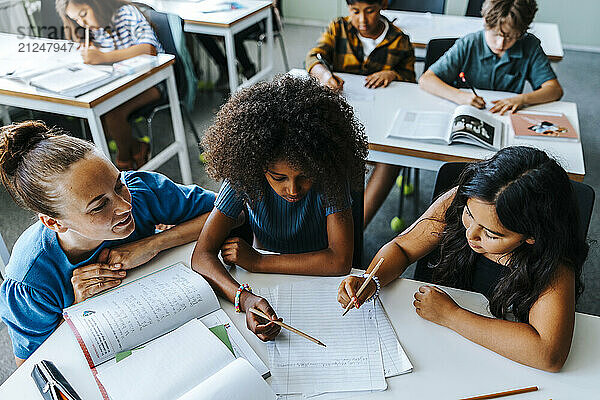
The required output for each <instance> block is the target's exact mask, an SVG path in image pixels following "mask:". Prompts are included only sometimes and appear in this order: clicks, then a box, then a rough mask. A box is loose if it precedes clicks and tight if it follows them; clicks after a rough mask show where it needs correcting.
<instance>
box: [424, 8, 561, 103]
mask: <svg viewBox="0 0 600 400" xmlns="http://www.w3.org/2000/svg"><path fill="white" fill-rule="evenodd" d="M481 12H482V15H483V18H484V21H485V29H483V30H481V31H479V32H474V33H471V34H469V35H466V36H465V37H463V38H461V39H459V40H458V41H457V42H456V43H455V44H454V46H453V47H452V48H451V49H450V50H448V51H447V52H446V54H444V55H443V56H442V57H441V58H440V59H439V60H438V61H437V62H436V63H434V64H433V65H432V66H431V67H430V68H429V69H428V70H427V71H425V73H424V74H423V75H421V77H420V78H419V85H420V86H421V87H422V88H423V89H424V90H426V91H428V92H430V93H433V94H435V95H437V96H440V97H443V98H445V99H448V100H451V101H453V102H455V103H457V104H469V105H472V106H474V107H477V108H482V109H483V108H485V107H486V104H485V101H484V99H483V98H481V97H479V96H476V95H475V94H474V93H472V92H467V91H462V90H459V89H457V88H456V86H457V85H458V76H459V74H460V73H461V72H464V73H465V75H466V79H467V80H468V81H469V84H470V85H472V86H474V87H476V88H478V89H484V90H499V91H505V92H514V93H521V94H518V95H516V96H513V97H509V98H506V99H502V100H496V101H493V103H494V105H493V106H492V107H491V109H490V111H492V112H499V113H500V114H504V113H505V112H507V111H508V112H513V113H514V112H516V111H517V110H518V109H520V108H522V107H524V106H525V105H533V104H539V103H547V102H550V101H555V100H558V99H560V98H561V97H562V95H563V91H562V88H561V86H560V84H559V83H558V80H557V79H556V75H555V74H554V71H553V70H552V67H551V66H550V62H549V61H548V57H546V54H544V51H543V50H542V47H541V45H540V40H539V39H538V38H537V37H535V36H534V35H533V34H531V33H528V32H527V29H529V25H531V22H532V21H533V18H534V16H535V13H536V12H537V4H536V1H535V0H486V1H485V3H483V7H482V10H481ZM526 81H527V82H529V83H530V84H531V86H532V87H533V89H534V91H533V92H530V93H522V92H523V88H524V86H525V82H526Z"/></svg>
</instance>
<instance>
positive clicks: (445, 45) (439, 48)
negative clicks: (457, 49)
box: [423, 38, 458, 71]
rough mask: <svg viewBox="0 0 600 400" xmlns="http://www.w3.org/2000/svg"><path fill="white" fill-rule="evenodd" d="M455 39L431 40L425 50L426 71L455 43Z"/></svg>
mask: <svg viewBox="0 0 600 400" xmlns="http://www.w3.org/2000/svg"><path fill="white" fill-rule="evenodd" d="M457 40H458V39H457V38H447V39H446V38H444V39H431V40H430V41H429V43H427V48H426V50H425V67H424V68H423V71H427V70H428V69H429V67H431V65H433V64H434V63H435V62H436V61H437V60H438V59H439V58H440V57H441V56H443V55H444V53H446V52H447V51H448V50H449V49H450V48H451V47H452V46H454V43H455V42H456V41H457Z"/></svg>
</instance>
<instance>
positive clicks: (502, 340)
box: [415, 267, 575, 372]
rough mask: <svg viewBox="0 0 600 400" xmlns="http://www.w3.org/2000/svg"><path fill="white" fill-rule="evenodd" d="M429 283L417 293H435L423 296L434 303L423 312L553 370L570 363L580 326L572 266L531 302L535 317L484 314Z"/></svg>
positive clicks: (472, 337) (490, 346)
mask: <svg viewBox="0 0 600 400" xmlns="http://www.w3.org/2000/svg"><path fill="white" fill-rule="evenodd" d="M424 288H430V287H421V288H419V292H418V293H417V294H415V298H423V297H430V299H429V300H427V299H425V300H423V299H422V300H421V301H420V302H421V303H423V302H424V301H425V302H427V301H430V303H431V305H430V306H429V305H428V304H424V305H423V308H422V309H421V310H417V313H418V314H419V315H421V316H422V317H424V318H426V319H428V320H431V321H432V322H435V323H438V324H440V325H443V326H446V327H448V328H450V329H452V330H453V331H455V332H457V333H459V334H460V335H462V336H464V337H465V338H467V339H469V340H471V341H472V342H475V343H477V344H479V345H481V346H483V347H486V348H488V349H490V350H492V351H494V352H496V353H498V354H500V355H502V356H504V357H506V358H509V359H511V360H513V361H516V362H518V363H521V364H525V365H528V366H530V367H533V368H538V369H542V370H545V371H549V372H558V371H560V369H561V368H562V366H563V365H564V363H565V361H566V359H567V356H568V355H569V350H570V348H571V340H572V338H573V329H574V326H575V276H574V274H573V272H572V271H571V270H570V269H568V268H566V267H561V269H560V270H559V271H558V273H557V276H556V277H555V279H554V281H553V282H552V283H551V284H550V285H549V287H548V288H547V289H546V291H545V292H543V293H542V294H541V295H540V298H539V299H538V300H537V301H536V302H535V303H534V305H533V307H532V308H531V310H530V312H529V323H521V322H512V321H506V320H502V319H495V318H488V317H484V316H481V315H478V314H475V313H472V312H470V311H468V310H465V309H463V308H460V307H459V306H457V305H456V303H454V301H452V299H450V298H449V296H448V295H446V294H445V293H444V292H443V291H442V290H441V289H438V288H436V290H432V289H429V290H428V291H429V292H430V293H429V294H428V295H425V293H424V291H426V290H425V289H424ZM420 294H421V295H420ZM432 294H433V296H431V295H432ZM434 297H437V300H432V299H433V298H434ZM445 297H448V298H447V299H446V298H445ZM450 302H451V303H450ZM434 309H435V310H436V311H433V310H434ZM440 309H445V310H446V311H440ZM423 314H424V315H423ZM429 317H433V318H429Z"/></svg>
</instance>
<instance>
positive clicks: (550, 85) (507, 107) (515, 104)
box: [490, 79, 563, 115]
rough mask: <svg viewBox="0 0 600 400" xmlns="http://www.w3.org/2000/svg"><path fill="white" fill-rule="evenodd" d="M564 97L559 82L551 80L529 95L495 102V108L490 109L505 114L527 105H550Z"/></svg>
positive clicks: (525, 94)
mask: <svg viewBox="0 0 600 400" xmlns="http://www.w3.org/2000/svg"><path fill="white" fill-rule="evenodd" d="M562 95H563V90H562V87H561V86H560V83H558V80H556V79H551V80H549V81H546V82H544V83H542V86H541V87H540V88H539V89H537V90H534V91H533V92H529V93H522V94H519V95H516V96H514V97H509V98H507V99H500V100H496V101H493V103H494V106H493V107H492V108H491V109H490V111H491V112H499V113H500V114H502V115H503V114H504V113H505V112H507V111H510V112H515V111H517V110H519V109H520V108H522V107H523V106H525V105H534V104H541V103H549V102H551V101H556V100H559V99H560V98H561V97H562Z"/></svg>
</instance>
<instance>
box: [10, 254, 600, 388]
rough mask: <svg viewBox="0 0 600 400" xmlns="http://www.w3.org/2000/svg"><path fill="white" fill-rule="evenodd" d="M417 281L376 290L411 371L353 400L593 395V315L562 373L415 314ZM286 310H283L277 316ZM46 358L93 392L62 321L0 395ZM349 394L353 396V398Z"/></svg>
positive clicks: (470, 300) (467, 299) (245, 276)
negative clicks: (511, 392)
mask: <svg viewBox="0 0 600 400" xmlns="http://www.w3.org/2000/svg"><path fill="white" fill-rule="evenodd" d="M192 250H193V244H189V245H185V246H181V247H179V248H177V249H174V250H171V251H168V252H165V253H163V254H161V255H160V256H159V257H157V258H156V259H155V260H153V261H152V262H150V263H149V265H148V266H146V267H143V269H141V270H134V271H131V273H130V275H129V276H128V279H134V278H136V277H139V276H140V275H142V274H147V273H148V272H150V271H152V270H155V269H158V268H160V267H162V266H166V265H171V264H173V263H176V262H178V261H184V262H185V263H188V264H189V260H190V258H191V253H192ZM233 275H234V277H235V278H236V279H237V280H238V281H239V282H248V283H249V284H250V285H251V286H252V287H268V286H272V285H277V284H278V283H285V282H290V281H299V280H306V279H310V280H314V281H315V284H318V279H319V278H316V277H306V276H292V275H275V274H252V273H249V272H246V271H245V270H243V269H241V268H237V269H234V270H233ZM419 285H420V284H419V283H418V282H415V281H411V280H407V279H399V280H397V281H395V282H394V283H392V284H391V285H389V286H388V287H386V288H385V289H384V290H383V291H382V295H381V298H382V300H383V303H384V305H385V309H386V311H387V313H388V315H389V316H390V319H391V321H392V324H393V326H394V328H395V330H396V332H397V334H398V338H399V339H400V342H401V343H402V346H403V347H404V349H405V351H406V352H407V354H408V357H409V358H410V360H411V362H412V364H413V365H414V371H413V372H412V373H409V374H406V375H401V376H397V377H393V378H389V379H387V382H388V389H387V390H386V391H384V392H377V393H371V394H364V395H361V396H360V397H359V398H360V399H390V400H391V399H396V400H397V399H411V400H412V399H424V400H427V399H435V400H439V399H456V398H459V397H466V396H469V395H476V394H483V393H490V392H495V391H502V390H506V389H510V388H519V387H526V386H534V385H535V386H538V387H539V388H540V390H539V391H538V392H534V393H528V394H523V395H520V396H519V397H518V398H517V397H515V399H519V400H533V399H535V400H548V399H549V398H553V399H556V400H558V399H574V398H581V399H593V398H597V397H598V396H597V394H598V388H597V380H598V376H600V345H598V340H597V339H598V337H600V318H598V317H594V316H590V315H586V314H579V313H577V314H576V317H575V333H574V338H573V344H572V347H571V353H570V355H569V358H568V359H567V362H566V364H565V366H564V368H563V370H562V372H560V373H557V374H553V373H548V372H543V371H539V370H536V369H533V368H529V367H525V366H523V365H520V364H517V363H515V362H513V361H510V360H508V359H506V358H504V357H501V356H499V355H497V354H496V353H493V352H491V351H489V350H487V349H485V348H483V347H481V346H478V345H476V344H474V343H472V342H470V341H468V340H466V339H464V338H463V337H461V336H459V335H458V334H456V333H454V332H452V331H450V330H449V329H446V328H443V327H441V326H438V325H435V324H433V323H431V322H428V321H426V320H424V319H421V318H420V317H419V316H417V314H416V313H415V312H414V308H413V306H412V296H413V293H414V292H415V291H416V290H417V288H418V287H419ZM449 292H450V294H451V295H452V297H453V298H454V299H455V300H456V301H457V302H458V303H459V304H460V305H461V306H463V307H466V308H469V309H471V310H473V311H476V312H480V313H486V311H485V307H486V304H487V302H486V300H485V298H484V297H483V296H481V295H479V294H476V293H471V292H465V291H460V290H455V289H452V290H449ZM221 305H222V307H223V309H224V310H225V312H226V313H227V314H228V315H229V316H230V317H231V319H232V321H233V322H234V324H235V325H236V326H237V327H238V329H239V330H240V331H241V332H242V335H243V336H244V337H245V338H246V340H248V342H249V343H250V345H251V346H252V348H254V350H255V351H256V352H257V354H258V355H259V356H260V357H261V358H262V359H263V360H264V361H265V362H267V361H268V357H267V349H266V346H265V344H264V343H262V342H261V341H260V340H258V339H257V338H256V337H255V336H254V334H252V333H251V332H250V331H248V330H247V329H246V327H245V323H246V322H245V317H244V315H243V314H236V313H235V312H234V310H233V306H232V305H231V304H230V303H228V302H226V301H221ZM284 317H285V316H284ZM44 358H45V359H50V360H52V361H54V362H55V363H56V365H57V366H58V368H59V369H60V370H61V372H62V373H63V374H64V375H65V377H66V378H67V379H68V380H69V381H70V382H71V384H72V385H73V387H74V388H75V390H76V391H77V392H78V393H79V395H80V396H81V397H82V398H83V399H86V400H93V399H100V398H101V397H100V392H99V391H98V389H97V387H96V384H95V383H94V380H93V377H92V374H91V372H90V370H89V367H88V366H87V363H86V361H85V358H84V356H83V354H82V352H81V349H80V348H79V346H78V344H77V342H76V340H75V338H74V336H73V334H72V333H71V331H70V330H69V327H68V326H67V325H66V324H62V325H61V326H59V327H58V329H57V330H56V331H55V332H54V333H53V334H52V335H51V336H50V338H48V340H46V342H44V343H43V344H42V346H41V347H40V348H39V349H38V350H37V351H36V352H35V353H34V354H33V355H32V356H31V357H30V358H29V359H28V360H27V361H26V362H25V363H24V364H23V365H22V366H21V367H20V368H18V369H17V371H15V372H14V373H13V374H12V375H11V376H10V377H9V378H8V380H6V382H4V384H2V386H0V398H2V399H39V398H40V396H39V393H38V391H37V388H36V387H35V386H34V384H33V382H32V380H31V377H30V375H29V374H30V372H31V369H32V366H33V364H34V363H35V362H37V361H39V360H41V359H44ZM355 398H356V397H355Z"/></svg>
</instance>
